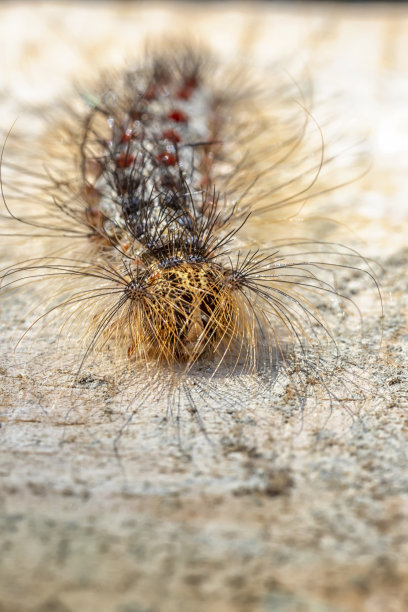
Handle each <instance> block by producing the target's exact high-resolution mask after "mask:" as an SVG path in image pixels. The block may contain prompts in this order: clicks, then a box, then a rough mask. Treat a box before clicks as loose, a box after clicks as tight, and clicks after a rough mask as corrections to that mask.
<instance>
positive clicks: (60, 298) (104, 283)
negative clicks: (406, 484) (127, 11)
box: [1, 45, 363, 407]
mask: <svg viewBox="0 0 408 612" xmlns="http://www.w3.org/2000/svg"><path fill="white" fill-rule="evenodd" d="M62 114H63V117H62V118H61V117H59V118H58V121H57V122H56V121H54V122H51V124H50V125H51V127H50V128H49V130H48V134H47V136H46V142H47V151H48V152H47V155H48V157H47V155H44V157H41V156H40V157H41V159H39V156H38V155H37V154H35V155H32V156H31V157H29V156H28V158H27V159H28V160H29V161H27V162H26V163H25V164H24V165H25V168H26V169H25V170H24V171H23V170H21V161H20V166H19V163H18V162H16V163H14V162H13V161H10V159H8V157H7V142H6V144H5V147H4V149H3V156H2V190H3V201H4V205H5V208H6V214H5V215H3V216H7V217H9V218H11V222H12V223H13V224H14V228H15V229H14V233H15V235H19V236H23V237H24V240H25V244H30V245H33V244H34V243H35V241H36V240H37V241H38V242H41V243H42V244H44V242H46V243H47V245H48V246H47V248H48V249H49V250H50V247H49V242H47V240H48V239H50V240H51V241H54V242H55V241H56V240H57V245H56V246H55V245H54V248H53V249H51V254H48V251H47V250H45V251H44V252H43V253H41V254H39V255H38V256H35V257H30V258H25V259H24V260H22V261H21V262H20V263H18V264H12V265H11V266H8V267H7V268H5V269H3V272H2V285H1V288H2V291H6V290H7V289H13V288H15V287H18V286H21V285H25V284H26V283H27V282H34V283H35V284H36V285H37V284H38V283H39V286H42V287H45V286H47V288H50V287H52V289H50V290H49V291H48V295H47V296H46V301H47V304H48V305H47V307H45V308H44V306H42V307H43V309H44V311H43V312H41V314H40V315H39V316H38V318H37V319H36V320H35V322H36V323H38V320H47V318H50V317H52V316H53V315H56V316H57V317H61V328H60V335H61V336H64V334H65V335H66V336H67V337H69V339H70V343H71V346H72V343H73V342H72V341H73V340H74V343H75V344H77V343H78V342H79V344H80V346H81V347H83V349H82V355H81V357H80V360H79V367H78V372H82V371H83V368H84V367H85V364H86V363H88V362H89V361H92V360H94V359H96V358H97V357H98V355H101V354H103V353H106V354H108V353H109V354H110V355H111V357H110V358H109V363H110V364H111V367H112V368H114V369H115V370H116V371H120V369H121V368H122V369H126V370H127V372H129V371H131V372H133V373H136V372H139V373H140V372H147V374H146V376H144V375H143V374H142V375H141V377H142V378H144V379H146V380H147V381H148V379H149V378H150V379H153V378H154V379H155V380H156V381H157V380H161V383H162V385H166V386H167V387H169V386H171V392H170V391H168V395H169V397H170V396H171V397H172V398H173V399H174V397H175V396H176V395H177V394H178V396H179V395H180V389H181V392H182V393H184V395H185V397H186V398H187V403H188V405H189V406H190V407H191V406H193V405H194V404H195V400H194V398H193V395H192V391H191V389H192V385H195V389H197V388H198V389H202V388H205V389H207V390H208V389H210V390H209V391H208V394H209V395H208V396H209V397H210V396H211V393H212V394H213V395H212V397H213V398H214V397H215V398H217V397H218V395H217V394H219V393H223V391H222V390H221V391H220V390H218V391H214V389H215V385H214V386H213V387H211V384H210V383H211V381H214V380H215V378H216V377H217V376H218V374H220V375H221V377H222V380H223V381H224V383H223V384H224V389H225V394H226V395H225V396H224V397H227V395H228V392H227V391H226V389H227V385H226V381H227V380H228V379H230V378H231V377H235V378H236V379H237V380H238V379H239V380H241V381H242V380H245V383H243V384H242V385H241V386H239V385H238V386H237V387H235V392H234V394H233V395H232V396H231V395H229V397H233V400H231V401H233V402H237V401H238V402H242V401H245V400H244V397H247V396H245V392H247V389H248V379H250V380H251V381H253V382H254V384H253V385H251V386H250V395H251V397H253V395H254V394H256V393H257V392H259V391H260V390H262V391H264V390H265V388H270V386H271V385H272V384H273V381H274V378H275V374H274V372H275V370H276V368H277V367H278V366H279V363H280V364H281V366H282V367H283V369H284V371H285V373H286V374H287V375H288V374H289V381H290V385H291V387H292V388H293V389H295V395H296V396H297V397H299V396H300V395H301V392H300V391H299V381H301V380H303V378H302V377H303V376H304V372H305V370H304V365H302V363H303V364H305V363H306V364H307V371H308V373H307V376H309V375H310V372H312V373H313V377H314V378H315V380H318V381H319V382H320V383H321V384H322V385H323V387H324V388H325V389H327V386H326V377H327V376H328V373H327V372H328V370H327V364H326V362H325V359H326V358H323V356H322V351H321V349H322V346H323V345H327V344H331V345H332V346H333V347H334V355H335V357H336V358H337V357H338V348H337V342H336V338H335V337H334V334H333V333H332V332H331V330H330V327H329V324H328V323H327V320H326V318H325V316H324V315H323V312H324V309H325V307H324V306H323V307H322V303H323V305H324V302H325V301H326V302H330V303H331V302H333V301H335V303H336V308H338V309H339V310H340V311H341V312H342V313H344V312H345V308H344V304H345V303H348V304H351V306H353V307H354V304H353V302H352V300H351V299H350V297H349V296H348V295H347V294H345V295H342V294H341V292H339V290H338V289H337V287H336V285H335V283H334V281H333V278H334V277H333V273H334V272H335V271H336V270H339V269H340V270H341V269H350V268H353V269H354V270H359V266H358V265H356V263H355V261H356V258H358V256H357V255H356V254H355V253H354V252H352V251H347V250H346V249H345V248H344V247H342V246H334V245H332V244H329V243H327V242H324V241H322V240H320V241H316V240H314V239H303V238H302V239H299V238H296V236H292V233H293V226H291V224H290V223H289V222H288V219H291V218H293V217H295V216H296V213H298V212H299V211H300V210H301V209H302V208H303V206H304V204H305V202H306V200H307V199H308V198H310V197H311V196H312V195H314V194H316V193H319V192H327V191H329V190H330V188H331V187H330V185H329V186H328V185H325V184H324V183H323V186H318V178H320V175H322V173H323V171H324V170H325V169H326V168H327V167H329V166H330V164H331V163H332V162H333V159H335V157H334V156H330V155H328V154H327V151H325V148H324V141H323V137H322V131H321V128H320V125H319V124H318V123H317V122H316V121H315V120H314V118H313V114H312V112H311V110H310V108H309V107H308V103H307V99H306V97H305V95H304V94H303V93H302V91H301V89H300V88H299V87H298V86H297V85H296V84H294V83H291V84H290V85H288V84H287V83H286V85H285V87H283V86H282V85H281V84H280V83H279V84H278V85H276V86H275V88H274V90H273V91H272V92H271V91H270V90H268V89H267V87H265V85H264V84H263V83H262V81H260V80H259V79H258V80H257V78H256V77H254V76H253V75H252V73H251V70H249V69H246V70H245V69H242V67H240V68H239V69H237V70H235V71H234V70H232V69H231V68H229V70H228V71H226V72H223V71H222V67H219V66H217V64H216V62H215V61H214V60H213V59H212V58H211V57H210V56H209V55H207V54H206V53H204V52H202V51H201V50H199V51H198V50H196V49H194V48H192V47H190V46H185V45H182V46H181V50H180V49H177V48H176V49H173V50H171V52H169V51H168V50H167V51H166V53H160V52H155V53H153V54H151V55H150V56H149V58H148V59H146V60H145V62H144V63H142V64H141V65H140V66H138V67H136V68H134V67H132V68H130V69H125V70H124V71H123V72H121V73H118V74H112V75H110V76H108V77H105V78H104V79H103V81H102V83H100V84H99V85H98V86H97V87H96V88H95V89H94V91H93V93H90V90H87V91H86V92H85V93H84V92H82V93H81V96H79V101H78V102H76V103H75V104H74V105H73V107H70V108H68V109H65V110H64V112H63V113H62ZM25 155H27V152H25ZM20 158H21V152H20ZM7 172H8V173H9V174H8V175H7ZM6 175H7V176H6ZM25 185H26V186H25ZM259 219H265V225H266V223H267V224H268V225H267V227H268V229H267V233H268V234H269V239H270V240H269V244H268V245H266V246H265V245H263V244H259V243H258V244H257V242H256V238H255V237H254V229H253V228H254V225H256V224H257V223H258V224H259ZM280 221H282V222H283V224H282V225H279V222H280ZM24 226H25V228H26V229H24V230H22V229H21V228H22V227H24ZM17 228H18V229H17ZM282 228H283V229H282ZM251 232H252V235H251ZM27 238H28V239H29V241H28V240H27ZM29 250H30V252H31V246H30V249H29ZM344 261H345V262H346V263H345V264H344ZM359 261H360V263H361V262H362V261H363V260H362V259H359ZM45 293H47V292H45ZM319 300H320V303H319ZM356 310H357V311H358V309H357V308H356ZM68 332H69V333H68ZM203 372H204V374H203ZM192 381H193V382H192ZM197 381H201V382H198V383H197ZM203 381H204V382H203ZM342 383H343V384H345V385H347V388H348V389H349V386H350V385H351V383H350V381H347V383H345V382H344V380H342ZM148 384H149V382H146V385H147V386H148ZM209 384H210V387H209V386H208V385H209ZM160 389H162V386H161V387H160ZM211 389H213V390H212V391H211ZM244 389H245V392H244ZM143 397H144V395H143V394H141V395H140V396H139V397H138V401H142V399H143ZM178 401H179V400H178ZM215 401H216V400H215Z"/></svg>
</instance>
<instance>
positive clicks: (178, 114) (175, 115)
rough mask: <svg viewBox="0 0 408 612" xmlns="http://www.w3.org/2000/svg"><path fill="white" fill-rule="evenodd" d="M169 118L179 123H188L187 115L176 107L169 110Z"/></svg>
mask: <svg viewBox="0 0 408 612" xmlns="http://www.w3.org/2000/svg"><path fill="white" fill-rule="evenodd" d="M168 118H169V119H171V120H172V121H176V122H177V123H187V121H188V119H187V115H186V114H185V113H183V111H182V110H180V109H178V108H175V109H173V110H172V111H170V112H169V114H168Z"/></svg>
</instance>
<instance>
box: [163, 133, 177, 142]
mask: <svg viewBox="0 0 408 612" xmlns="http://www.w3.org/2000/svg"><path fill="white" fill-rule="evenodd" d="M162 138H166V139H167V140H170V142H173V143H174V144H175V143H177V142H180V135H179V134H178V132H176V130H165V131H164V132H163V134H162Z"/></svg>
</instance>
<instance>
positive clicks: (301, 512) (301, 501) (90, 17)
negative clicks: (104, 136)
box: [0, 3, 408, 612]
mask: <svg viewBox="0 0 408 612" xmlns="http://www.w3.org/2000/svg"><path fill="white" fill-rule="evenodd" d="M372 11H373V10H372V9H369V8H367V9H364V10H363V9H362V8H361V9H358V10H357V9H352V8H349V7H339V8H337V9H336V10H334V9H331V8H330V7H329V8H324V9H322V8H321V7H318V6H317V5H315V6H314V7H309V9H306V8H305V7H302V8H300V7H297V6H289V7H284V6H279V5H278V6H275V7H268V6H266V7H265V6H264V5H259V6H258V5H255V6H254V7H252V8H246V9H244V8H243V7H242V6H240V5H238V6H235V5H234V4H231V5H225V6H223V5H212V4H211V5H207V6H203V5H200V4H198V5H195V6H194V7H193V6H190V5H188V6H182V7H180V6H178V5H177V4H174V5H173V3H172V6H171V7H169V6H167V7H164V8H163V6H162V5H151V4H150V3H149V5H148V6H146V5H140V6H139V5H135V6H129V5H128V4H124V5H122V4H120V3H115V4H112V5H111V4H109V3H106V4H101V5H98V4H89V5H88V4H86V5H83V6H80V5H79V4H72V5H68V6H52V5H41V8H37V7H36V8H34V7H32V8H27V7H26V6H25V5H18V4H17V5H7V6H3V7H2V8H1V11H0V30H1V37H2V45H3V46H4V49H5V53H6V61H5V70H4V75H3V78H4V83H3V85H2V91H3V92H5V93H4V95H3V97H2V104H3V107H4V109H5V110H4V116H5V117H6V118H7V121H8V120H9V119H8V118H9V117H11V118H13V116H14V115H13V108H14V106H13V105H14V104H15V105H18V104H21V103H24V102H25V101H27V100H28V101H30V102H32V101H33V100H35V102H36V103H38V102H39V101H43V102H44V101H47V100H48V99H49V97H50V96H51V99H52V96H54V95H55V94H56V92H58V91H59V92H60V91H61V90H63V88H64V87H68V85H69V83H70V82H71V78H72V76H78V74H80V73H81V71H82V70H84V72H86V69H84V63H85V62H87V61H88V62H89V61H92V58H94V59H95V61H96V60H97V62H98V65H103V62H104V61H106V62H110V63H112V62H114V61H115V58H116V57H117V56H118V57H119V56H120V55H121V53H124V52H125V51H126V50H129V49H130V48H131V47H132V44H134V45H138V46H140V44H141V41H142V37H143V35H144V34H145V33H146V32H147V33H152V32H154V33H158V32H160V31H168V30H172V31H174V30H178V29H180V30H181V31H183V30H184V28H185V24H186V22H189V23H190V25H191V24H193V30H194V32H196V33H199V34H200V36H201V37H203V38H209V39H210V40H211V42H212V44H213V45H214V47H215V48H216V49H218V50H219V53H220V54H221V55H222V54H225V55H226V56H228V55H233V53H234V49H236V48H237V46H239V44H241V43H242V41H245V40H246V39H248V38H250V37H251V36H250V34H251V32H252V33H253V32H255V37H254V38H255V39H256V40H257V42H256V44H255V46H254V57H255V58H257V61H259V62H262V61H265V62H267V60H268V61H270V60H271V58H276V57H277V56H280V57H282V56H284V55H285V53H286V52H288V53H289V52H293V48H294V47H296V45H297V43H299V42H302V45H300V46H301V48H302V54H303V55H304V56H305V57H306V59H307V61H308V62H309V63H310V66H311V71H312V72H313V78H314V80H315V81H316V87H317V90H318V91H323V92H325V91H326V90H327V91H329V92H330V94H332V93H333V91H335V90H337V89H338V90H339V91H346V94H347V95H346V97H347V96H348V99H349V101H350V100H351V103H352V104H353V105H354V106H355V111H356V114H357V116H360V117H361V121H362V123H363V124H364V126H363V127H365V128H367V127H369V128H370V129H371V140H370V144H371V149H370V150H371V152H372V155H373V160H374V163H373V169H372V170H371V172H370V173H369V174H368V175H367V176H366V177H365V178H363V179H362V180H361V181H359V182H358V183H355V184H353V185H352V186H351V187H350V188H347V189H345V190H339V191H338V192H337V193H335V194H333V196H332V197H333V199H334V203H336V201H337V203H339V202H340V204H342V202H343V203H344V200H342V199H343V198H344V199H347V204H349V205H348V206H346V207H345V208H346V210H345V211H344V213H343V212H342V210H341V208H340V211H339V209H336V210H337V212H336V213H335V214H334V216H337V217H338V218H339V220H341V221H343V222H345V223H347V231H346V234H348V235H349V240H348V242H349V243H351V244H353V246H358V248H359V249H360V250H363V251H364V253H367V254H368V255H370V256H373V257H374V258H375V259H376V261H377V262H378V263H379V264H381V266H382V269H380V268H376V271H377V277H378V279H379V281H380V283H381V290H382V295H383V298H384V308H385V317H384V325H383V339H382V346H381V348H378V347H379V343H380V335H381V324H380V322H379V317H378V314H379V304H378V296H377V295H376V292H375V290H374V288H373V286H372V285H371V286H370V284H369V283H368V282H367V280H364V279H363V277H361V276H360V277H354V276H353V274H352V273H351V272H344V273H343V274H341V275H340V276H339V283H340V285H339V289H341V287H342V286H344V288H345V290H346V291H347V292H349V293H350V292H351V293H352V295H353V297H354V298H356V299H359V301H360V302H361V303H363V304H364V306H365V318H364V327H365V348H364V349H361V347H359V346H358V345H357V343H356V342H355V337H354V336H355V334H354V328H353V327H352V325H351V323H350V325H349V324H346V325H344V324H342V323H341V321H336V320H334V321H333V325H334V329H335V332H336V333H337V335H338V337H339V342H340V343H341V344H342V348H344V349H345V353H346V354H347V356H348V358H347V360H345V361H343V362H342V364H341V368H340V375H339V377H337V378H335V379H334V381H332V380H328V381H327V385H328V390H329V391H330V393H331V395H332V397H333V394H334V393H335V392H336V393H337V392H339V393H341V394H342V395H341V396H340V397H341V398H343V400H342V401H340V402H334V403H333V405H332V406H331V405H330V403H329V402H328V401H327V397H326V399H325V398H324V397H323V396H322V395H321V394H320V395H319V396H318V400H317V401H315V400H313V397H311V400H310V401H309V402H308V403H307V404H306V406H305V407H304V410H303V411H300V410H299V408H298V406H297V404H296V403H293V402H292V401H290V397H288V396H287V394H285V381H284V378H283V379H282V378H281V374H279V373H278V377H277V380H276V384H275V386H274V387H273V388H272V391H271V392H270V393H267V392H266V391H265V394H264V395H263V396H262V395H261V397H260V398H257V399H256V400H254V401H250V400H248V401H246V403H245V404H244V405H242V403H241V404H239V403H238V402H236V401H235V399H234V401H232V402H230V401H229V397H230V396H227V394H226V390H227V391H228V392H229V393H230V394H231V396H232V397H233V398H235V397H236V396H234V388H233V385H234V383H233V382H232V383H228V385H229V386H228V388H227V387H223V383H222V381H221V382H217V383H215V387H214V389H215V391H213V396H212V397H210V396H209V395H208V394H207V395H203V396H202V397H201V399H200V396H197V397H199V400H198V401H199V405H198V410H199V414H200V418H201V421H202V424H203V426H201V427H200V423H199V422H198V421H197V418H194V415H191V414H188V413H186V412H183V410H181V413H180V417H181V420H180V423H179V422H178V421H177V419H174V418H173V419H172V418H171V415H169V413H168V404H167V403H166V398H163V397H157V394H154V393H151V394H149V395H147V396H146V397H145V396H143V395H142V397H141V396H140V395H138V394H139V393H143V389H144V387H143V389H142V390H141V391H140V389H139V387H138V386H137V383H135V384H133V385H129V384H128V383H127V384H125V385H124V386H123V387H122V390H123V392H122V393H121V394H119V395H118V394H117V384H119V385H120V383H117V381H115V378H114V377H113V376H111V375H110V374H109V367H108V365H107V364H106V363H105V364H102V365H101V366H100V367H99V369H93V368H91V367H89V368H87V369H86V371H85V372H84V374H83V376H82V378H81V379H80V380H79V381H78V382H77V383H75V384H73V383H72V380H73V377H72V373H71V371H70V365H69V359H68V358H67V357H66V356H64V355H62V356H60V357H58V358H57V359H56V358H55V345H54V344H53V343H52V341H53V339H54V337H55V333H56V329H58V328H56V327H55V326H54V327H53V326H52V325H49V326H48V327H45V328H41V329H39V330H38V331H37V332H35V334H34V336H33V337H32V338H31V339H30V340H28V341H27V343H25V344H23V345H22V348H20V349H19V350H17V351H16V353H15V354H13V347H14V345H15V342H16V339H18V338H19V337H20V335H21V334H22V333H23V332H24V331H25V329H26V327H27V319H26V317H25V315H24V312H25V310H26V308H25V307H26V304H27V303H29V302H30V296H31V293H30V291H31V290H30V289H27V290H26V291H25V292H20V293H18V294H13V295H12V296H7V297H5V298H4V299H2V302H1V320H0V322H1V325H2V328H1V335H0V344H1V352H0V410H1V429H0V478H1V489H0V500H1V506H0V522H1V530H0V546H1V555H0V611H1V612H21V611H24V612H25V611H27V612H40V611H41V612H73V611H79V610H80V611H82V610H86V611H88V610H99V611H100V612H105V611H106V612H147V611H151V612H153V611H154V612H157V611H159V610H160V611H166V612H167V611H169V612H171V611H173V610H174V611H176V610H177V611H178V610H185V611H190V610H197V611H200V610H206V611H207V610H216V611H217V612H224V611H225V612H227V611H235V610H237V611H246V610H251V611H252V610H260V611H261V610H263V611H272V610H273V611H279V612H292V611H299V612H300V611H302V612H303V611H305V610H307V611H310V612H312V611H313V612H329V611H330V612H334V611H337V612H343V611H356V612H360V611H364V612H377V611H378V612H383V611H384V612H385V611H387V612H388V611H389V612H394V611H395V612H399V611H401V612H402V611H403V610H406V609H408V520H407V519H408V470H407V465H408V463H407V438H406V434H407V425H408V414H407V404H408V402H407V389H408V385H407V371H406V367H405V364H406V355H407V350H408V329H407V306H408V298H407V296H408V276H407V259H408V251H407V250H406V249H405V250H404V246H405V240H404V238H405V236H406V229H407V227H408V226H407V220H408V219H407V217H408V205H407V187H406V185H407V183H406V177H405V176H404V165H405V172H406V154H405V155H404V156H403V155H402V152H403V151H404V147H406V136H407V126H408V115H407V111H406V107H407V100H408V90H407V83H406V74H407V67H408V56H407V54H406V52H404V42H405V44H406V37H407V36H408V21H407V12H406V9H404V8H403V7H399V8H393V7H391V8H390V7H389V8H388V9H387V8H384V7H383V8H379V9H377V12H376V13H373V12H372ZM176 21H177V22H178V23H177V25H175V22H176ZM248 24H250V27H249V28H248V27H247V28H246V27H245V25H248ZM248 30H251V32H249V31H248ZM226 32H228V36H226ZM136 33H137V34H138V35H139V36H136ZM118 39H120V40H121V44H120V48H119V47H118V44H117V41H118ZM67 41H68V42H67ZM27 53H28V54H29V57H27ZM268 54H269V55H268ZM45 68H46V69H45ZM88 72H89V66H88ZM10 96H11V97H10ZM11 120H12V119H11ZM2 123H3V122H2ZM5 125H6V126H7V125H8V124H7V122H6V123H5ZM404 130H405V131H404ZM343 208H344V207H343ZM338 231H339V235H340V239H341V240H343V241H344V233H342V232H341V230H340V229H339V230H338ZM2 250H3V255H4V258H5V259H7V256H8V255H10V253H9V251H8V249H7V247H6V248H3V249H2ZM72 361H73V363H74V364H75V363H76V360H75V356H74V355H73V356H72ZM339 378H342V379H343V381H345V382H344V384H343V385H340V389H338V388H337V387H336V385H337V386H338V380H339ZM150 383H151V386H152V387H154V384H155V382H154V375H153V376H152V380H151V381H149V380H148V385H149V384H150ZM226 384H227V383H225V385H226ZM354 384H355V385H356V386H353V385H354ZM231 385H232V386H231ZM308 387H309V390H310V389H311V388H312V387H313V380H311V379H310V380H309V383H308ZM312 390H313V389H312ZM347 390H348V391H349V392H350V397H351V400H350V398H349V399H348V400H347ZM326 395H327V393H326ZM140 397H141V399H140ZM135 398H137V399H136V400H135ZM166 416H167V417H168V418H167V419H165V418H164V417H166ZM203 428H204V429H205V431H203Z"/></svg>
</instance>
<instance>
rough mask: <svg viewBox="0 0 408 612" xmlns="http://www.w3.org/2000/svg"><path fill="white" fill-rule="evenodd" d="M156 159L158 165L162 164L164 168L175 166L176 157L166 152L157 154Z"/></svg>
mask: <svg viewBox="0 0 408 612" xmlns="http://www.w3.org/2000/svg"><path fill="white" fill-rule="evenodd" d="M156 159H157V161H158V162H159V163H160V164H164V165H165V166H175V165H176V164H177V156H176V155H174V153H169V152H168V151H163V152H162V153H159V154H158V155H156Z"/></svg>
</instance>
